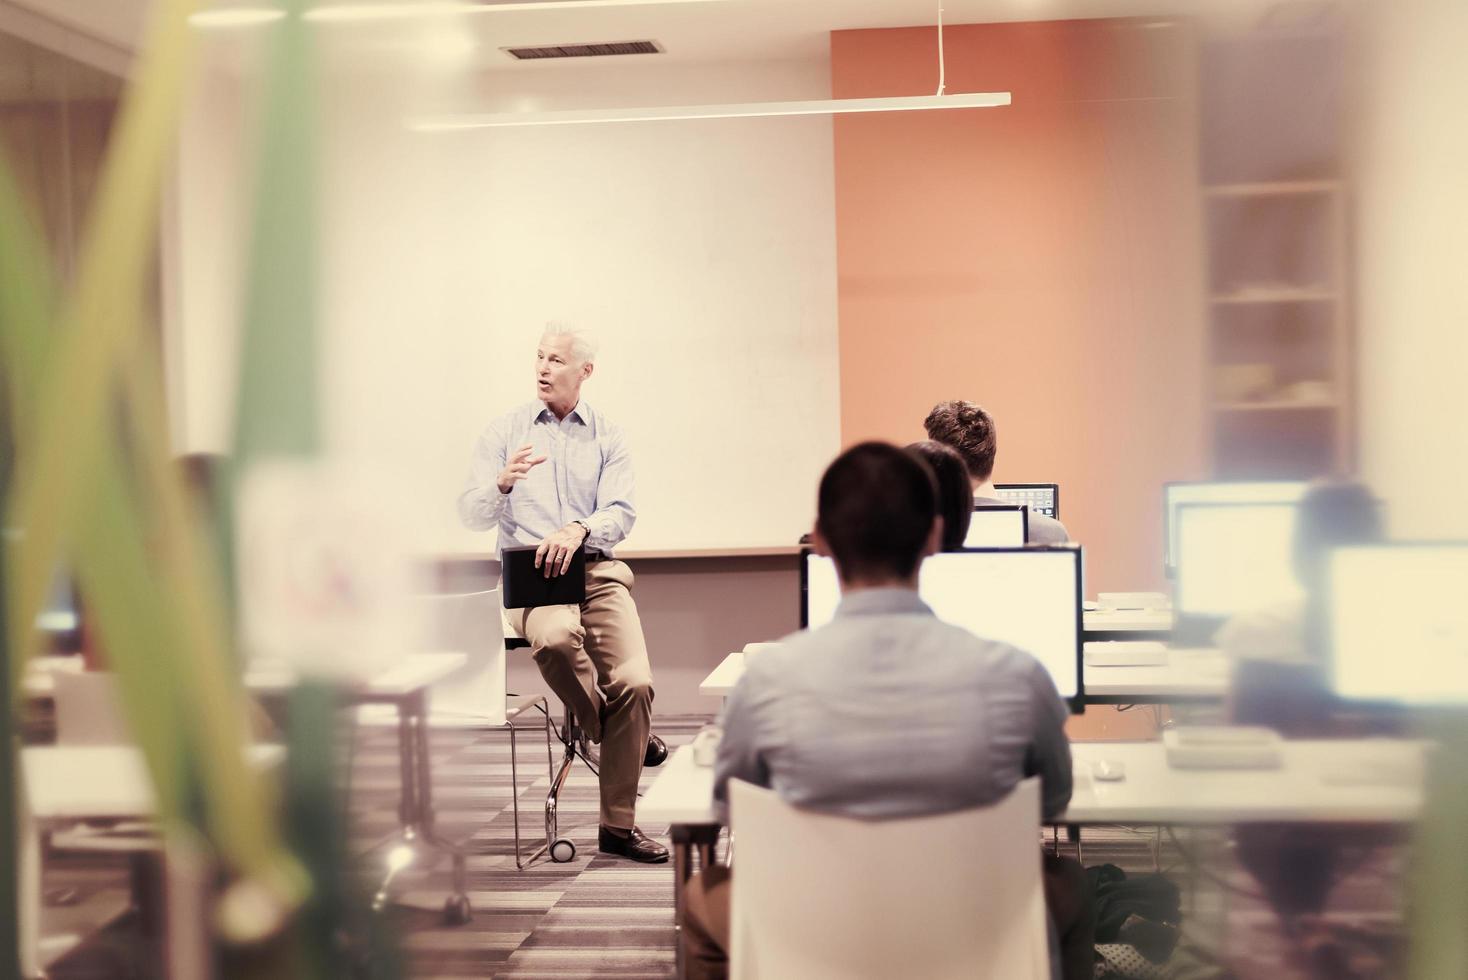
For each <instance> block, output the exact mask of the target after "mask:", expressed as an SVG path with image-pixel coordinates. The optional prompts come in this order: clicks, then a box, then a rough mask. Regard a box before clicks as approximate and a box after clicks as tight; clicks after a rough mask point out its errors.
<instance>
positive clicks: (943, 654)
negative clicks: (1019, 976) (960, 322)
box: [683, 443, 1095, 978]
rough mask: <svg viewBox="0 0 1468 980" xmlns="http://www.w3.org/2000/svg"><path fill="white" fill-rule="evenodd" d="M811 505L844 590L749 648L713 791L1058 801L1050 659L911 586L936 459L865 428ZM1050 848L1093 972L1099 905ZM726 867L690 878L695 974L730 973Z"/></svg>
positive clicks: (1073, 954) (899, 812)
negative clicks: (1032, 795)
mask: <svg viewBox="0 0 1468 980" xmlns="http://www.w3.org/2000/svg"><path fill="white" fill-rule="evenodd" d="M817 508H818V509H817V514H818V516H817V518H816V529H815V534H814V539H815V544H816V547H817V549H818V550H819V551H820V552H821V553H823V554H829V555H831V556H832V557H833V558H834V559H835V562H836V571H837V574H838V576H839V578H840V581H841V590H842V600H841V605H840V606H839V607H838V608H837V610H836V615H835V618H834V619H833V620H832V621H831V622H830V623H828V624H827V625H825V626H823V627H820V628H819V629H815V630H811V631H809V632H801V633H796V634H794V635H793V636H790V637H788V638H786V640H785V641H784V642H783V644H782V646H780V647H778V648H775V649H772V650H769V651H766V652H765V653H763V654H761V655H760V657H759V658H758V659H756V660H753V661H751V662H750V664H749V667H748V670H747V672H746V673H745V675H744V677H743V678H742V679H741V680H740V681H739V684H738V686H737V687H735V689H734V691H733V693H732V694H731V695H730V697H729V700H728V703H727V704H726V706H725V709H724V737H723V739H722V741H721V743H720V745H719V751H718V757H717V760H716V763H715V770H714V796H715V798H716V800H717V801H718V802H719V803H720V804H721V805H722V804H723V803H724V801H726V800H727V798H728V783H729V780H731V779H743V780H745V781H747V782H751V783H754V784H756V785H760V786H768V787H772V788H773V789H774V790H775V791H776V792H777V793H779V795H780V797H781V798H782V799H783V800H785V801H786V802H788V803H792V804H795V805H797V806H802V807H808V808H810V809H812V810H819V811H824V812H827V813H834V814H839V815H842V816H848V817H862V818H872V819H881V818H899V817H912V816H919V815H925V814H934V813H942V812H947V811H953V810H959V809H963V808H967V807H977V806H984V805H986V804H991V803H994V802H996V801H998V800H1000V799H1002V798H1003V797H1004V796H1005V794H1007V793H1008V792H1009V791H1010V790H1011V789H1013V788H1014V786H1015V785H1016V784H1018V783H1019V781H1020V780H1022V779H1024V778H1026V777H1028V776H1033V775H1038V776H1039V777H1040V780H1041V784H1042V798H1043V802H1042V806H1043V809H1044V814H1045V815H1046V816H1053V815H1054V814H1056V813H1059V812H1061V811H1062V810H1063V809H1064V808H1065V807H1066V805H1067V804H1068V803H1069V801H1070V794H1071V765H1070V746H1069V743H1068V741H1067V740H1066V736H1065V729H1064V725H1065V721H1066V709H1065V705H1064V704H1063V703H1062V702H1061V700H1060V695H1059V694H1058V693H1056V690H1055V684H1054V682H1053V681H1051V679H1050V675H1049V674H1048V673H1046V671H1045V669H1044V668H1043V667H1041V666H1040V664H1039V663H1038V662H1037V661H1036V660H1035V659H1034V658H1033V657H1031V656H1030V655H1029V654H1027V653H1024V652H1022V651H1020V650H1017V649H1015V648H1014V647H1011V646H1008V645H1006V644H1003V643H997V642H993V641H990V640H982V639H979V638H978V637H976V636H974V635H973V634H971V633H968V632H967V631H965V630H962V629H959V628H958V627H955V626H950V625H948V624H947V623H944V622H942V621H941V620H939V619H938V618H937V617H936V616H934V615H933V611H932V610H931V609H929V608H928V606H926V605H925V604H924V603H923V601H922V600H921V599H920V598H918V595H917V586H918V570H919V567H920V566H921V564H922V561H923V558H924V557H925V556H927V555H930V554H932V553H933V552H934V551H935V550H936V549H937V546H938V540H939V537H940V534H941V527H940V526H939V522H938V520H937V517H938V514H937V504H936V488H935V484H934V480H933V475H932V473H931V471H930V470H929V469H928V468H927V467H926V466H925V465H924V464H923V463H921V462H920V461H919V460H918V459H917V458H916V457H915V456H913V455H911V454H909V453H906V452H904V451H902V450H900V449H898V448H896V447H895V446H889V445H886V444H885V443H863V444H861V445H858V446H855V447H853V448H851V449H848V450H847V451H846V452H844V453H842V454H841V455H840V456H838V457H837V458H836V460H835V462H833V463H832V464H831V465H830V467H829V468H827V470H826V473H825V475H824V476H823V477H822V478H821V484H820V491H819V498H818V502H817ZM915 719H920V723H917V724H915V723H914V721H915ZM1015 844H1016V845H1017V846H1034V845H1033V843H1032V842H1028V841H1025V842H1019V841H1016V842H1015ZM858 859H859V858H858ZM1043 860H1044V880H1045V898H1046V903H1047V905H1048V906H1049V909H1050V914H1051V919H1052V921H1053V924H1054V926H1055V934H1056V935H1057V936H1058V937H1059V946H1060V953H1059V957H1058V959H1059V960H1060V961H1061V962H1062V963H1063V965H1064V974H1063V975H1064V976H1065V977H1066V978H1073V977H1074V978H1080V977H1087V978H1088V977H1090V976H1091V975H1092V963H1093V960H1094V947H1093V941H1094V934H1095V920H1094V910H1093V909H1092V907H1091V904H1090V902H1089V900H1088V899H1087V897H1086V895H1087V893H1086V890H1085V889H1086V885H1085V874H1084V872H1083V871H1082V870H1081V867H1080V865H1079V864H1077V863H1076V862H1074V861H1069V860H1066V859H1061V858H1057V857H1052V856H1049V855H1047V856H1045V857H1044V859H1043ZM730 874H731V871H730V870H729V869H726V868H721V867H714V868H709V869H707V870H706V871H705V872H703V873H702V874H701V875H700V876H698V877H696V878H695V879H694V880H693V881H692V882H690V884H689V888H688V892H687V896H688V897H687V905H686V908H685V915H684V922H683V926H684V930H685V931H684V935H685V938H686V940H687V944H688V945H687V947H686V949H687V953H688V957H687V966H688V975H689V976H690V977H721V976H724V975H725V974H726V972H727V969H728V961H727V957H726V951H727V950H728V942H729V898H730V896H729V889H730ZM974 887H975V888H984V887H987V886H986V884H985V883H984V882H982V881H976V882H974Z"/></svg>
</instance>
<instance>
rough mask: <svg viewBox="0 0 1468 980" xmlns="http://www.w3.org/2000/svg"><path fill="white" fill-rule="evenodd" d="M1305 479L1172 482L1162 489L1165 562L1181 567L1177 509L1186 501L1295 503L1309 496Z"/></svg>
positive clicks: (1201, 502)
mask: <svg viewBox="0 0 1468 980" xmlns="http://www.w3.org/2000/svg"><path fill="white" fill-rule="evenodd" d="M1306 487H1307V484H1306V483H1305V481H1303V480H1256V481H1239V482H1222V483H1168V484H1165V485H1164V486H1163V488H1162V508H1163V547H1164V548H1165V549H1166V556H1165V564H1166V566H1167V567H1168V568H1177V509H1178V508H1179V507H1181V506H1182V505H1183V504H1292V503H1295V502H1296V501H1298V500H1299V499H1300V498H1301V497H1303V496H1304V495H1305V489H1306Z"/></svg>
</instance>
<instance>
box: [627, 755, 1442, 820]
mask: <svg viewBox="0 0 1468 980" xmlns="http://www.w3.org/2000/svg"><path fill="white" fill-rule="evenodd" d="M1423 754H1424V743H1422V742H1409V741H1385V740H1379V739H1340V740H1333V741H1331V740H1320V741H1287V742H1285V743H1284V765H1283V766H1282V767H1281V768H1279V769H1272V770H1268V769H1266V770H1247V771H1237V772H1229V771H1223V770H1201V769H1172V768H1170V767H1169V766H1168V764H1167V756H1166V753H1165V750H1164V749H1163V747H1162V743H1161V742H1075V743H1072V745H1071V765H1072V767H1073V769H1074V772H1075V791H1074V793H1073V795H1072V797H1071V802H1070V806H1069V807H1067V808H1066V811H1065V813H1063V814H1061V815H1060V816H1059V817H1057V818H1055V819H1054V820H1053V821H1049V822H1050V823H1055V824H1075V825H1083V824H1098V823H1101V824H1105V823H1131V824H1167V825H1194V826H1204V825H1214V826H1217V825H1233V824H1241V823H1307V824H1317V823H1331V824H1339V823H1345V824H1397V823H1406V822H1409V821H1411V820H1413V819H1415V817H1416V816H1417V813H1418V812H1419V811H1420V810H1421V807H1422V789H1421V786H1420V785H1418V786H1412V785H1383V784H1372V783H1369V782H1350V781H1343V779H1342V776H1343V773H1344V771H1345V770H1346V767H1347V766H1348V765H1349V764H1351V763H1352V762H1354V761H1358V760H1359V761H1361V762H1363V763H1364V764H1365V765H1367V766H1370V767H1373V768H1378V769H1383V770H1389V769H1395V770H1396V771H1398V772H1408V773H1410V772H1413V771H1420V770H1421V767H1422V759H1423ZM1102 759H1112V760H1118V761H1120V762H1122V763H1123V765H1125V766H1126V778H1125V779H1123V780H1121V781H1119V782H1100V781H1098V780H1094V779H1092V778H1091V771H1092V768H1093V766H1095V764H1096V763H1098V762H1100V761H1101V760H1102ZM713 788H714V770H713V768H712V767H711V766H699V765H696V764H694V761H693V751H692V749H691V748H690V747H688V746H683V747H682V748H679V749H678V750H677V751H676V752H674V753H673V755H672V757H671V758H669V759H668V761H667V762H665V763H664V764H663V767H662V770H661V771H660V772H659V773H658V777H657V779H656V781H654V782H653V784H652V786H651V787H649V788H648V790H647V792H646V793H644V794H643V797H642V800H641V801H640V802H639V803H638V804H637V815H638V816H639V817H640V818H642V819H643V820H646V821H648V822H649V823H657V822H664V821H666V822H667V823H669V824H685V825H686V824H711V823H713V822H714V820H715V816H714V805H713Z"/></svg>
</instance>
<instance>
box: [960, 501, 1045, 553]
mask: <svg viewBox="0 0 1468 980" xmlns="http://www.w3.org/2000/svg"><path fill="white" fill-rule="evenodd" d="M1029 537H1030V512H1029V510H1028V509H1027V508H1026V507H1024V506H1023V505H1021V504H991V505H988V506H985V507H975V508H974V515H973V517H971V518H969V522H968V534H967V535H965V536H964V539H963V546H964V547H965V548H1018V547H1021V546H1022V545H1023V544H1024V543H1025V542H1026V541H1028V540H1029Z"/></svg>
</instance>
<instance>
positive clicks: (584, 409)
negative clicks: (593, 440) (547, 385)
mask: <svg viewBox="0 0 1468 980" xmlns="http://www.w3.org/2000/svg"><path fill="white" fill-rule="evenodd" d="M566 418H568V419H575V420H576V421H577V422H580V423H581V424H582V425H590V424H591V406H590V405H588V404H586V399H585V398H583V399H581V400H580V401H579V402H577V403H576V407H575V408H573V409H571V411H569V412H567V413H566ZM541 419H544V420H546V421H548V422H556V421H559V420H558V419H557V418H556V413H555V412H552V411H551V410H550V406H549V405H546V404H545V403H543V402H542V403H541V405H540V411H539V412H536V413H535V421H537V422H539V421H540V420H541Z"/></svg>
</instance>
